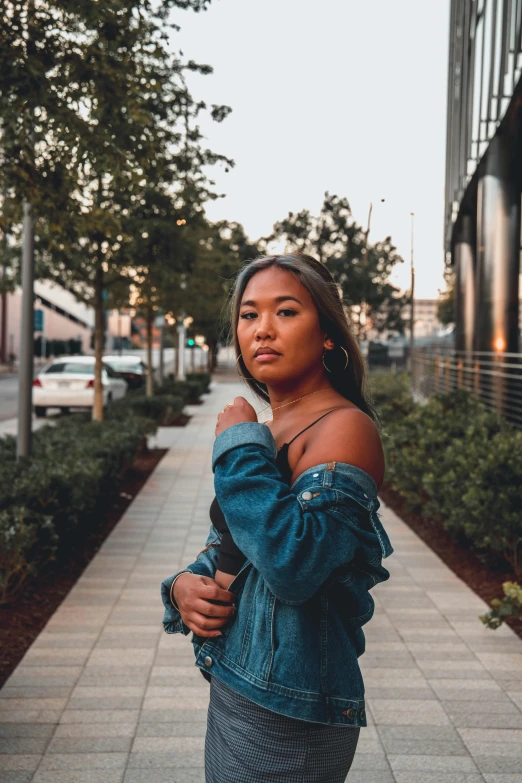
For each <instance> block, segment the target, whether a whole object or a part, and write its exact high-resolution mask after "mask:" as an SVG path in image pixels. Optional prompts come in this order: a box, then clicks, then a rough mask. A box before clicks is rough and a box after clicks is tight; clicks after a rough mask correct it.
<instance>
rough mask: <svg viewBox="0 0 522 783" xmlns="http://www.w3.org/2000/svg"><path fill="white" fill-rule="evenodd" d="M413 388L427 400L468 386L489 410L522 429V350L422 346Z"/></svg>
mask: <svg viewBox="0 0 522 783" xmlns="http://www.w3.org/2000/svg"><path fill="white" fill-rule="evenodd" d="M412 389H413V392H414V394H416V395H417V396H418V397H420V398H423V399H426V398H427V397H429V396H430V395H432V394H436V393H449V392H452V391H455V390H457V389H464V390H465V391H468V392H469V393H470V394H472V395H473V396H474V397H475V398H476V399H478V400H480V402H482V403H483V404H484V406H485V407H486V408H487V409H488V410H489V411H491V412H492V413H497V414H498V415H499V416H502V417H503V418H505V419H506V420H507V421H509V423H510V424H512V425H513V426H514V427H517V428H518V429H522V353H495V352H486V351H473V352H469V351H456V350H455V349H454V348H450V347H447V346H444V347H441V346H423V347H418V348H415V351H414V356H413V362H412Z"/></svg>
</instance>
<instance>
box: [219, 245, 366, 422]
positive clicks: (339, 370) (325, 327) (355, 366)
mask: <svg viewBox="0 0 522 783" xmlns="http://www.w3.org/2000/svg"><path fill="white" fill-rule="evenodd" d="M272 266H276V267H279V268H280V269H285V270H287V271H288V272H291V273H292V274H293V275H295V277H296V278H297V279H298V280H299V282H300V283H301V284H302V285H303V286H304V287H305V288H306V290H307V291H308V293H309V294H310V296H311V297H312V301H313V303H314V305H315V307H316V309H317V312H318V314H319V324H320V326H321V329H322V331H324V332H326V334H327V335H328V337H330V338H331V339H332V340H333V341H334V343H335V348H334V349H333V350H332V351H329V352H328V356H327V359H326V361H327V363H328V367H329V369H330V370H331V372H330V373H329V374H328V378H329V379H330V382H331V384H332V386H333V387H334V389H335V390H336V391H338V392H339V393H340V394H342V395H343V397H346V399H347V400H350V402H353V403H354V404H355V405H357V407H358V408H360V409H361V410H362V411H364V413H366V414H367V415H368V416H370V418H371V419H373V421H375V422H376V423H379V424H380V419H379V416H378V414H377V412H376V410H375V409H374V407H373V405H372V403H371V402H370V400H369V398H368V393H367V391H366V383H367V375H368V370H367V366H366V362H365V360H364V357H363V355H362V353H361V349H360V348H359V344H358V342H357V340H356V339H355V337H354V336H353V334H352V330H351V327H350V324H349V322H348V317H347V315H346V312H345V309H344V307H343V301H342V298H341V295H340V293H339V288H338V287H337V283H336V282H335V280H334V279H333V277H332V275H331V274H330V272H329V270H328V269H327V268H326V266H325V265H324V264H322V263H321V262H320V261H317V260H316V259H315V258H312V256H308V255H305V254H304V253H288V254H285V255H278V256H263V257H261V258H256V259H255V260H254V261H250V262H249V263H248V264H246V265H245V266H244V267H243V268H242V269H241V270H240V271H239V273H238V275H237V277H236V280H235V285H234V287H233V290H232V292H231V298H230V308H229V325H230V333H231V337H232V339H233V342H234V350H235V354H236V357H238V356H239V357H240V358H239V361H237V364H236V366H237V368H238V370H239V372H240V373H241V375H244V376H246V378H245V380H246V383H247V384H248V385H249V386H250V388H251V389H252V391H253V392H254V393H255V394H256V395H257V396H258V397H260V398H261V399H262V400H264V401H265V402H270V397H269V395H268V392H267V388H266V385H265V384H264V383H261V382H260V381H257V380H255V378H250V377H249V372H248V370H247V368H246V366H245V363H244V361H243V357H242V356H240V354H241V349H240V347H239V340H238V338H237V324H238V321H239V310H240V306H241V301H242V299H243V294H244V292H245V288H246V287H247V285H248V282H249V281H250V280H251V279H252V277H253V276H254V275H255V274H257V272H261V271H262V270H263V269H268V268H269V267H272ZM341 346H342V347H343V348H344V349H345V350H346V351H347V352H348V357H349V362H348V366H347V367H346V369H344V365H345V363H346V356H345V354H344V351H342V350H341Z"/></svg>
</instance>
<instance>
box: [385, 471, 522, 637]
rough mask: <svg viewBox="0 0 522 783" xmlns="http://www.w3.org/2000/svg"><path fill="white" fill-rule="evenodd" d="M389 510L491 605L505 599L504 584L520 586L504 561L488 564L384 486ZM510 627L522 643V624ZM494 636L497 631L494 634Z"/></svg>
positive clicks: (516, 621) (511, 622) (488, 562)
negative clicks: (408, 507) (406, 508)
mask: <svg viewBox="0 0 522 783" xmlns="http://www.w3.org/2000/svg"><path fill="white" fill-rule="evenodd" d="M379 495H380V497H381V498H382V499H383V500H384V502H385V503H386V505H387V506H389V507H390V508H391V509H392V511H394V512H395V513H396V514H397V516H399V517H400V518H401V519H402V520H403V521H404V522H405V523H406V524H407V525H408V527H410V528H411V529H412V530H413V532H414V533H416V534H417V535H418V536H419V538H420V539H422V540H423V541H424V542H425V543H426V544H427V545H428V546H429V547H430V549H432V550H433V552H435V554H436V555H438V556H439V557H440V559H441V560H442V562H443V563H445V564H446V565H447V566H448V568H450V569H451V570H452V571H453V573H455V574H456V575H457V576H458V577H459V578H460V579H462V581H463V582H465V583H466V584H467V585H468V587H470V588H471V589H472V590H473V591H474V592H475V593H476V594H477V595H478V596H480V598H482V599H483V600H484V601H486V603H487V604H488V605H489V603H490V601H491V600H492V599H493V598H502V596H503V593H502V583H503V582H516V581H517V580H516V577H515V575H514V573H513V572H512V571H511V570H510V568H509V565H508V564H507V563H506V562H505V561H503V560H500V559H499V560H498V561H497V562H493V561H486V560H485V559H482V558H481V557H480V553H478V552H476V551H474V550H473V549H471V548H470V546H469V544H466V543H464V542H460V541H456V540H455V539H454V538H452V537H451V536H450V535H449V533H447V532H446V531H445V530H443V529H442V527H441V526H440V525H439V524H437V523H435V522H429V521H428V520H426V519H423V518H422V517H421V516H420V515H419V514H414V513H412V512H407V511H406V510H405V506H406V504H405V501H404V499H403V498H402V497H401V495H399V493H398V492H396V491H395V490H394V489H392V488H391V487H390V486H388V485H387V483H386V482H384V484H383V486H382V487H381V490H380V492H379ZM477 623H480V620H479V619H478V617H477ZM507 623H508V625H510V627H511V628H512V629H513V631H514V632H515V633H516V634H517V635H518V636H519V637H520V638H521V639H522V620H515V619H513V620H507ZM492 633H494V631H492Z"/></svg>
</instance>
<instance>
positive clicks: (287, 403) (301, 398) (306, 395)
mask: <svg viewBox="0 0 522 783" xmlns="http://www.w3.org/2000/svg"><path fill="white" fill-rule="evenodd" d="M320 391H323V390H322V389H316V390H315V391H313V392H308V394H303V396H302V397H298V398H297V400H290V402H284V403H283V404H282V405H276V407H275V408H272V411H278V410H279V408H284V407H285V406H286V405H293V404H294V403H295V402H299V400H304V398H305V397H311V396H312V394H317V392H320ZM267 408H270V405H267V406H266V408H263V409H262V410H261V411H259V412H260V413H263V411H266V409H267Z"/></svg>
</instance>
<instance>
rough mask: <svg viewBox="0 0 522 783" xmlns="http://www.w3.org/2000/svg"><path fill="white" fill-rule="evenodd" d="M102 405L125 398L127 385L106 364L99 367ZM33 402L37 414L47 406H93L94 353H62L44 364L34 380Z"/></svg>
mask: <svg viewBox="0 0 522 783" xmlns="http://www.w3.org/2000/svg"><path fill="white" fill-rule="evenodd" d="M102 384H103V404H104V405H110V403H111V402H112V401H113V400H117V399H119V398H120V397H124V396H125V394H126V393H127V384H126V382H125V381H124V380H123V378H120V377H119V375H118V373H116V372H115V371H114V370H113V369H112V367H111V366H110V365H109V364H106V363H105V362H104V363H103V368H102ZM33 405H34V411H35V413H36V415H37V416H45V414H46V413H47V408H60V409H61V411H62V413H68V412H69V410H70V409H71V408H92V407H93V405H94V356H66V357H65V356H62V357H61V358H59V359H54V360H53V361H52V362H50V364H47V365H46V366H45V367H44V368H43V370H42V371H41V372H40V373H39V374H38V376H37V377H36V378H35V380H34V382H33Z"/></svg>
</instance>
